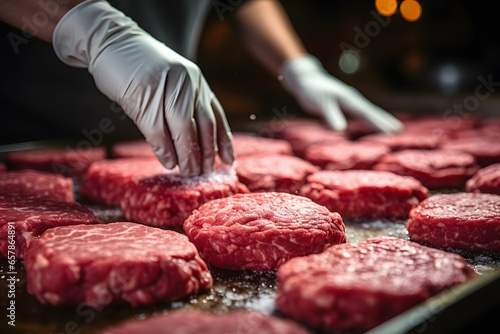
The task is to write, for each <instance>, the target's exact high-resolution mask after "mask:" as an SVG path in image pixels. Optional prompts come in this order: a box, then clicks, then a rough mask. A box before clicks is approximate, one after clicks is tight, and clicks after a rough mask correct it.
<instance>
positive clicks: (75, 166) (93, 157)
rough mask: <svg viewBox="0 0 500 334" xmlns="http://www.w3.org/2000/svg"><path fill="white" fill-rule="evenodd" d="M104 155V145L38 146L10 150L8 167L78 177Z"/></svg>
mask: <svg viewBox="0 0 500 334" xmlns="http://www.w3.org/2000/svg"><path fill="white" fill-rule="evenodd" d="M105 157H106V150H105V149H104V147H93V148H89V149H72V148H40V149H33V150H27V151H16V152H10V153H9V154H8V155H7V164H8V166H9V169H36V170H41V171H45V172H51V173H58V174H63V175H66V176H73V177H80V176H82V175H83V174H84V173H85V171H86V170H87V169H88V168H89V166H90V165H91V164H92V163H93V162H94V161H99V160H102V159H104V158H105Z"/></svg>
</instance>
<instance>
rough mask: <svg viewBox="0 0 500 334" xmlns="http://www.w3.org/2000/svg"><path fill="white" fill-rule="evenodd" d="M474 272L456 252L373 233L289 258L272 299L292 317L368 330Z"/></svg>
mask: <svg viewBox="0 0 500 334" xmlns="http://www.w3.org/2000/svg"><path fill="white" fill-rule="evenodd" d="M475 276H476V274H475V273H474V271H473V270H472V269H471V268H469V267H468V266H467V263H466V262H465V261H464V260H463V259H462V257H460V256H459V255H457V254H453V253H448V252H444V251H441V250H437V249H433V248H429V247H425V246H422V245H419V244H417V243H414V242H411V241H407V240H403V239H398V238H392V237H378V238H374V239H368V240H366V241H362V242H359V243H350V244H342V245H336V246H332V247H330V248H328V249H327V250H325V251H324V252H323V253H321V254H315V255H310V256H305V257H299V258H295V259H291V260H289V261H288V262H286V263H285V264H284V265H282V266H281V267H280V268H279V270H278V290H277V296H276V304H277V305H278V307H279V309H280V310H281V311H282V312H283V313H284V314H285V315H287V316H290V317H292V318H294V319H296V320H300V321H306V322H309V323H311V324H314V325H318V326H326V327H329V328H333V329H357V330H367V329H370V328H373V327H375V326H377V325H379V324H381V323H383V322H384V321H386V320H388V319H390V318H392V317H394V316H396V315H397V314H399V313H401V312H403V311H405V310H407V309H409V308H410V307H412V306H414V305H416V304H418V303H420V302H422V301H424V300H426V299H427V298H429V297H431V296H432V295H435V294H437V293H439V292H441V291H443V290H444V289H446V288H449V287H452V286H454V285H457V284H460V283H463V282H465V281H467V280H468V279H470V278H472V277H475Z"/></svg>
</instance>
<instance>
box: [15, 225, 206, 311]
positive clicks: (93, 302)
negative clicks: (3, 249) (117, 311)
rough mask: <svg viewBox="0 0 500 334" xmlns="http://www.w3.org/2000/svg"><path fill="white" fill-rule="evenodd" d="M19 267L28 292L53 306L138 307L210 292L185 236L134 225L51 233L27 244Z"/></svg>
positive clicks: (83, 227) (80, 227) (202, 266)
mask: <svg viewBox="0 0 500 334" xmlns="http://www.w3.org/2000/svg"><path fill="white" fill-rule="evenodd" d="M24 263H25V266H26V270H27V274H28V292H29V293H31V294H33V295H35V296H36V297H37V298H38V300H40V301H41V302H42V303H49V304H52V305H56V306H57V305H65V304H79V303H84V304H85V305H88V306H91V307H100V306H106V305H109V304H112V303H119V302H128V303H129V304H131V305H132V306H138V305H146V304H152V303H156V302H159V301H166V300H176V299H180V298H182V297H184V296H186V295H189V294H194V293H197V292H198V291H199V290H201V289H209V288H211V287H212V276H211V275H210V272H209V271H208V269H207V266H206V264H205V263H204V262H203V260H202V259H201V258H200V257H199V255H198V252H197V251H196V248H195V247H194V245H193V244H192V243H190V242H189V240H188V238H187V237H186V236H184V235H182V234H180V233H177V232H174V231H167V230H161V229H157V228H152V227H149V226H144V225H139V224H133V223H112V224H99V225H89V226H87V225H78V226H65V227H56V228H53V229H50V230H48V231H46V232H45V233H44V234H43V235H42V236H41V237H40V238H39V239H37V240H34V241H33V242H32V243H31V245H30V247H29V248H28V250H27V251H26V256H25V260H24Z"/></svg>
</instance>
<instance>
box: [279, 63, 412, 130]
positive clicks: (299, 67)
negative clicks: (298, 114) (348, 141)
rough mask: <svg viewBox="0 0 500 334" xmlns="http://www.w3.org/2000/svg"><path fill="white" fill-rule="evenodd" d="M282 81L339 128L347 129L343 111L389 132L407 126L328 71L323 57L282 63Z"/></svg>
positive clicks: (314, 112) (315, 112)
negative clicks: (323, 64) (322, 62)
mask: <svg viewBox="0 0 500 334" xmlns="http://www.w3.org/2000/svg"><path fill="white" fill-rule="evenodd" d="M280 73H281V75H282V77H283V79H282V85H283V86H284V88H285V89H286V90H287V91H288V92H289V93H290V94H291V95H293V96H294V97H295V99H296V100H297V102H298V103H299V104H300V106H301V107H302V108H303V109H304V110H305V111H307V112H308V113H310V114H312V115H315V116H319V117H323V118H324V119H325V120H326V122H327V123H328V125H329V126H330V127H331V128H333V129H335V130H339V131H342V130H345V129H346V127H347V121H346V118H345V116H344V114H343V113H342V112H345V113H349V114H352V115H354V116H356V117H358V118H362V119H364V120H366V121H367V122H369V123H370V124H372V126H374V127H375V128H376V129H378V130H381V131H383V132H386V133H391V132H397V131H400V130H402V129H403V124H402V123H401V122H400V121H399V120H398V119H396V118H395V117H394V116H392V115H391V114H389V113H388V112H386V111H385V110H383V109H382V108H380V107H377V106H376V105H375V104H373V103H371V102H370V101H368V100H367V99H366V98H365V97H364V96H363V95H362V94H361V93H360V92H359V91H357V90H356V89H354V88H353V87H351V86H349V85H347V84H345V83H343V82H342V81H340V80H338V79H337V78H335V77H333V76H331V75H330V74H328V72H327V71H326V70H325V68H324V67H323V66H322V65H321V63H320V61H319V60H318V59H317V58H315V57H313V56H311V55H309V54H308V55H304V56H300V57H297V58H293V59H291V60H289V61H287V62H285V63H284V64H283V65H282V66H281V70H280Z"/></svg>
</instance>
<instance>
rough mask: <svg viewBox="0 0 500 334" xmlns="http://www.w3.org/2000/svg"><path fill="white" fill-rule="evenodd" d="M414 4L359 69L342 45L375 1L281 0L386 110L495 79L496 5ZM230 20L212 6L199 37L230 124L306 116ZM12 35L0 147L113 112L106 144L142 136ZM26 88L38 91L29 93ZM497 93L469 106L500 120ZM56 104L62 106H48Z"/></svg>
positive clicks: (451, 96)
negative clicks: (347, 62)
mask: <svg viewBox="0 0 500 334" xmlns="http://www.w3.org/2000/svg"><path fill="white" fill-rule="evenodd" d="M419 2H420V4H421V5H422V9H423V14H422V17H421V18H420V20H418V21H417V22H407V21H405V20H404V19H403V18H402V17H401V15H400V14H399V13H398V12H397V13H396V14H394V15H393V16H392V17H391V18H390V22H389V23H388V24H386V25H385V26H381V25H379V28H380V29H379V30H378V31H375V33H373V32H372V33H371V35H372V36H371V37H370V36H367V37H368V38H369V40H368V41H367V40H366V39H365V40H364V42H365V43H363V45H362V47H361V48H357V49H358V51H359V54H360V57H361V63H360V69H359V71H358V72H356V73H354V74H346V73H343V72H342V71H341V70H340V69H339V64H338V62H339V57H340V55H341V53H342V51H343V50H342V46H346V45H350V46H349V47H351V46H352V47H356V41H359V38H360V36H359V31H362V32H364V33H366V32H367V27H370V26H372V27H373V25H374V24H375V25H376V24H378V23H376V19H375V18H374V16H373V14H374V13H375V5H374V3H375V1H373V0H372V1H366V0H365V1H328V0H311V1H298V0H288V1H282V3H283V5H284V7H285V9H286V11H287V12H288V14H289V16H290V18H291V20H292V22H293V24H294V26H295V28H296V30H297V32H298V34H299V35H300V37H301V38H302V40H303V41H304V44H305V45H306V48H307V50H308V51H309V52H310V53H312V54H313V55H315V56H317V57H318V58H319V59H320V60H321V61H322V63H323V64H324V66H325V67H326V68H327V69H328V70H329V71H330V73H332V74H333V75H335V76H337V77H338V78H340V79H341V80H344V81H345V82H347V83H348V84H350V85H353V86H354V87H356V88H357V89H359V90H360V91H361V92H362V93H363V94H365V95H366V96H367V97H368V98H369V99H371V100H372V101H373V102H375V103H377V104H379V105H380V106H382V107H383V108H385V109H387V110H389V111H394V112H402V111H403V112H412V113H419V114H422V113H433V114H436V115H443V114H444V113H445V112H446V110H448V109H449V108H451V107H452V106H453V105H454V104H460V103H463V101H464V99H466V98H467V97H468V96H474V91H475V87H476V86H477V85H478V84H479V81H478V76H483V77H485V78H487V77H488V76H489V75H491V76H492V80H493V81H498V82H500V65H499V59H500V38H499V29H498V21H499V19H498V13H499V11H498V8H497V7H498V6H497V5H496V2H493V1H452V0H449V1H448V0H437V1H423V0H421V1H419ZM235 10H237V8H236V9H235ZM385 20H388V19H385ZM231 21H232V12H231V11H226V12H224V13H223V14H222V16H221V15H220V13H217V12H216V10H215V9H212V10H211V12H210V16H209V19H208V21H207V23H206V28H205V29H204V32H203V35H202V38H201V41H200V48H199V55H198V64H199V66H200V67H201V69H202V71H203V73H204V74H205V76H206V78H207V80H208V82H209V84H210V85H211V87H212V89H213V90H214V92H215V93H216V95H217V96H218V98H219V99H220V101H221V103H222V105H223V106H224V108H225V110H226V113H227V115H228V118H229V121H230V123H231V126H232V128H233V129H235V130H244V129H246V128H248V127H249V126H250V127H251V126H252V124H257V123H258V121H262V120H266V119H270V118H272V117H273V116H274V115H275V114H274V113H273V110H279V111H281V110H283V108H286V110H287V112H288V113H291V114H298V115H303V113H302V112H301V111H300V108H299V107H298V106H297V104H296V103H295V101H294V100H293V99H292V98H291V97H290V96H288V95H287V94H286V93H285V92H284V91H283V90H282V88H281V87H280V85H279V82H278V81H277V80H276V78H274V77H272V76H271V75H270V74H269V73H268V72H266V71H265V70H264V69H263V68H261V67H260V66H259V65H258V64H257V63H256V61H255V60H254V59H253V58H252V57H250V56H249V54H248V53H247V52H246V50H245V49H244V47H243V45H242V43H241V41H240V40H239V38H238V35H237V33H236V28H235V26H234V25H233V24H232V22H231ZM9 31H16V30H15V29H14V28H12V27H8V26H6V25H0V52H1V54H0V56H1V57H0V76H1V80H0V101H2V105H1V107H0V108H1V115H2V116H1V118H0V144H8V143H19V142H24V141H38V140H45V139H58V138H75V139H78V138H82V136H83V135H82V131H83V130H92V129H96V128H98V126H99V125H98V121H99V120H100V119H102V117H109V118H110V119H111V120H112V121H113V124H114V125H116V130H114V131H113V132H112V133H110V134H107V135H106V136H104V140H108V141H117V140H124V139H132V138H139V137H141V134H140V133H139V131H137V129H136V128H135V127H134V125H133V123H132V122H131V121H129V120H123V119H122V118H120V116H121V114H120V113H118V112H115V111H114V108H113V106H112V104H111V102H110V101H107V99H106V98H105V97H104V96H102V95H99V94H94V95H89V96H87V95H85V94H86V93H85V89H83V87H88V85H93V79H92V77H91V76H90V75H89V74H88V73H87V72H86V70H75V69H70V70H71V71H79V75H80V79H79V80H76V81H75V82H73V83H72V85H70V86H68V87H65V88H66V89H64V90H61V89H60V88H58V89H57V90H56V89H54V88H53V87H55V86H56V83H57V82H60V80H62V79H64V73H65V71H67V68H66V65H64V64H62V63H61V62H60V61H58V60H57V58H55V55H53V51H52V47H51V45H49V44H47V43H44V42H42V41H38V40H36V39H32V40H30V42H29V43H28V44H26V45H22V46H21V48H22V52H20V53H19V54H14V53H13V52H12V47H11V46H10V44H9V42H8V39H7V38H6V36H7V34H8V32H9ZM18 33H20V32H18ZM358 45H359V43H358ZM40 49H44V50H45V51H46V53H47V54H49V55H50V56H51V57H52V58H53V59H52V60H51V62H49V63H47V62H46V61H45V60H44V59H42V58H41V57H39V56H38V55H39V53H38V52H39V50H40ZM51 54H52V55H53V56H52V55H51ZM47 67H48V68H50V69H51V71H52V69H54V71H53V73H52V72H50V73H51V74H50V75H44V76H40V77H39V78H38V79H37V80H39V82H32V80H33V79H32V78H30V79H27V78H26V77H23V76H22V75H20V73H21V71H20V69H23V71H24V72H28V73H30V72H31V73H36V72H38V71H40V70H41V69H46V68H47ZM450 68H451V70H452V72H453V73H454V74H455V76H456V77H455V80H454V81H453V82H452V83H451V85H450V84H448V86H443V84H442V83H441V80H440V79H439V78H440V76H439V73H441V71H443V69H448V70H450ZM45 72H47V71H45ZM30 85H31V86H39V87H41V89H38V90H32V89H31V90H29V89H26V87H28V86H30ZM81 87H82V88H81ZM499 91H500V87H498V88H496V89H495V92H494V93H493V94H492V95H491V96H490V97H489V98H488V99H486V100H484V101H480V104H479V107H478V108H477V110H474V112H475V113H482V114H486V115H493V116H499V109H500V99H499V98H498V97H499V96H500V95H499V94H498V93H499ZM54 100H57V101H58V102H59V104H61V103H62V104H63V105H64V106H65V109H64V110H58V111H54V110H51V108H50V105H51V102H52V101H54ZM97 100H98V101H97ZM94 102H99V103H101V105H104V108H103V110H94V107H93V105H94V104H98V103H94ZM91 112H92V113H94V114H96V115H98V117H97V120H96V119H95V117H90V114H91ZM101 115H102V116H101Z"/></svg>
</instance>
